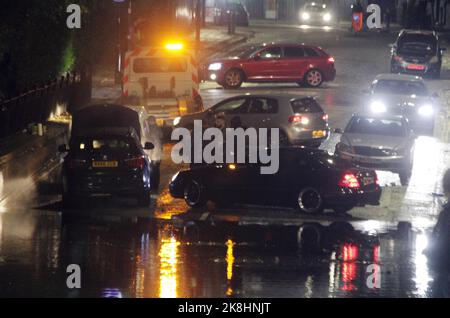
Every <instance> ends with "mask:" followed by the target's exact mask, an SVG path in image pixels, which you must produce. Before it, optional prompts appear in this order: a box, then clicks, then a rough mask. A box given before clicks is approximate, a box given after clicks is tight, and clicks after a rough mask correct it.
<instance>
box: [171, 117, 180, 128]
mask: <svg viewBox="0 0 450 318" xmlns="http://www.w3.org/2000/svg"><path fill="white" fill-rule="evenodd" d="M180 122H181V117H176V118H175V119H174V120H173V125H174V126H178V124H179V123H180Z"/></svg>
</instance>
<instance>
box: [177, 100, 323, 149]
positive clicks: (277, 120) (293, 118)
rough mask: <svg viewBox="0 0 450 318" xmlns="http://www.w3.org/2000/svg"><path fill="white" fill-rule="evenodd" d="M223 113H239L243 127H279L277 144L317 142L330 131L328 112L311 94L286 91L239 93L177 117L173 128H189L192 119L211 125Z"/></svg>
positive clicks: (192, 123)
mask: <svg viewBox="0 0 450 318" xmlns="http://www.w3.org/2000/svg"><path fill="white" fill-rule="evenodd" d="M218 113H225V116H226V120H227V122H230V121H231V120H232V118H233V117H239V119H240V122H241V123H242V126H243V127H256V128H279V129H280V144H282V145H290V144H293V145H305V144H307V145H311V146H319V145H320V144H321V142H322V141H323V140H324V139H326V138H327V137H328V135H329V128H328V115H327V114H326V113H325V112H324V110H323V109H322V107H321V106H320V105H319V103H318V102H317V101H316V100H315V99H314V98H311V97H299V96H298V95H289V94H270V95H252V94H248V95H240V96H235V97H232V98H228V99H226V100H224V101H221V102H219V103H218V104H216V105H214V106H212V107H211V108H209V109H208V110H206V111H204V112H201V113H196V114H190V115H186V116H183V117H179V118H177V119H176V120H175V124H176V125H175V128H177V127H184V128H188V129H192V128H193V127H194V120H202V121H204V122H205V123H206V124H207V126H209V127H211V126H214V115H215V114H218Z"/></svg>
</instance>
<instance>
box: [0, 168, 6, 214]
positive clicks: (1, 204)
mask: <svg viewBox="0 0 450 318" xmlns="http://www.w3.org/2000/svg"><path fill="white" fill-rule="evenodd" d="M4 191H5V187H4V179H3V171H0V214H1V213H6V199H3V196H4V195H5V193H3V192H4Z"/></svg>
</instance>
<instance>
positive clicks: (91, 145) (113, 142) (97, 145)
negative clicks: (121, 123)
mask: <svg viewBox="0 0 450 318" xmlns="http://www.w3.org/2000/svg"><path fill="white" fill-rule="evenodd" d="M71 150H74V151H95V152H96V151H136V150H137V147H136V142H135V141H134V140H133V139H132V138H128V137H84V138H77V139H75V140H74V141H73V143H72V145H71Z"/></svg>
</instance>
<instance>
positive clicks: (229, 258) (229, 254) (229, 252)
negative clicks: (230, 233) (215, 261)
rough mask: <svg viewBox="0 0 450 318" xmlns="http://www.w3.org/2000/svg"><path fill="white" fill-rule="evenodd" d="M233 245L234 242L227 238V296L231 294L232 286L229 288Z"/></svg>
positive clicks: (232, 263) (231, 276) (231, 273)
mask: <svg viewBox="0 0 450 318" xmlns="http://www.w3.org/2000/svg"><path fill="white" fill-rule="evenodd" d="M234 245H235V243H234V242H233V241H232V240H228V241H227V243H226V246H227V255H226V257H225V261H226V262H227V285H228V288H227V292H226V294H227V296H232V295H233V288H231V280H232V279H233V265H234V251H233V249H234Z"/></svg>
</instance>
